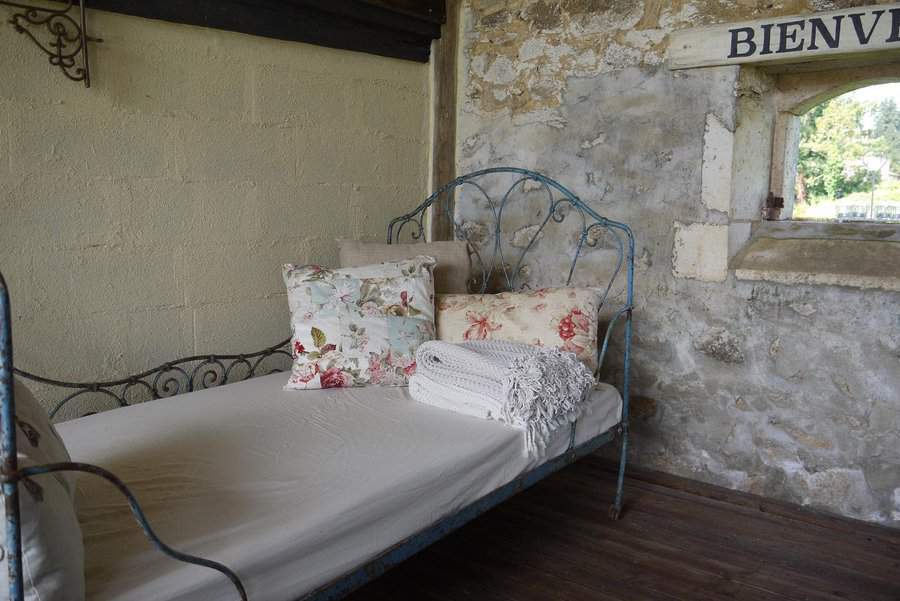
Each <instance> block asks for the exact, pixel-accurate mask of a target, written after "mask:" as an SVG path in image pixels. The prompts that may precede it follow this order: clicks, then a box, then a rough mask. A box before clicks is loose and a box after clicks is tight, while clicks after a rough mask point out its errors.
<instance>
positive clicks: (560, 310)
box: [435, 288, 600, 370]
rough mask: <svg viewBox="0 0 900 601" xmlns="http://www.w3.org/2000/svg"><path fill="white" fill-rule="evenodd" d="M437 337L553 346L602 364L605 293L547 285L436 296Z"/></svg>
mask: <svg viewBox="0 0 900 601" xmlns="http://www.w3.org/2000/svg"><path fill="white" fill-rule="evenodd" d="M435 311H436V314H435V323H436V326H437V338H438V340H443V341H445V342H464V341H466V340H506V341H509V342H524V343H526V344H535V345H538V346H552V347H555V348H558V349H559V350H561V351H568V352H570V353H574V354H575V356H576V357H578V359H579V360H580V361H581V362H583V363H584V364H585V365H587V366H588V367H589V368H590V369H592V370H593V369H595V368H596V366H597V352H598V347H597V337H598V333H599V316H598V314H599V312H600V295H599V294H598V293H597V291H596V290H593V289H591V288H542V289H539V290H528V291H523V292H502V293H500V294H442V295H439V296H438V297H437V303H436V309H435Z"/></svg>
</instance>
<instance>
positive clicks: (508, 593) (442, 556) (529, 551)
mask: <svg viewBox="0 0 900 601" xmlns="http://www.w3.org/2000/svg"><path fill="white" fill-rule="evenodd" d="M610 469H611V467H610V466H609V464H607V463H605V462H603V461H602V460H600V459H596V458H594V457H589V458H586V459H583V460H581V461H580V462H578V463H576V464H575V465H573V466H570V467H568V468H566V469H564V470H562V471H561V472H559V473H557V474H555V475H554V476H551V477H550V478H548V479H547V480H545V481H543V482H541V483H540V484H538V485H537V486H535V487H534V488H532V489H531V490H529V491H526V492H524V493H522V494H520V495H518V496H516V497H514V498H513V499H511V500H509V501H507V502H506V503H504V504H502V505H500V506H499V507H497V508H495V509H493V510H492V511H490V512H488V513H487V514H485V515H483V516H482V517H480V518H478V519H476V520H475V521H473V522H471V523H470V524H468V525H467V526H465V527H464V528H462V529H461V530H459V531H457V532H456V533H454V534H452V535H451V536H449V537H448V538H446V539H444V540H442V541H440V542H438V543H437V544H435V545H433V546H432V547H430V548H429V549H427V550H425V551H424V552H422V553H421V554H419V555H418V556H416V557H414V558H412V559H411V560H409V561H407V562H406V563H404V564H402V565H401V566H399V567H397V568H395V569H393V570H392V571H390V572H388V573H387V574H386V575H385V576H383V577H381V578H380V579H378V580H376V581H375V582H373V583H372V584H370V585H368V586H367V587H365V588H363V589H360V590H359V591H357V592H356V593H354V594H353V595H352V596H351V597H350V598H349V599H351V600H352V601H385V600H390V601H405V600H409V601H412V600H414V599H415V600H420V599H421V600H433V601H450V600H454V601H456V600H460V599H470V600H474V601H538V600H540V601H579V600H588V599H590V600H597V601H645V600H646V601H651V600H652V601H659V600H661V601H671V600H675V599H684V600H689V601H712V600H719V599H732V600H746V601H751V600H752V601H788V600H798V601H799V600H803V601H807V600H808V601H825V600H842V601H847V600H857V601H900V531H898V530H892V529H888V528H883V527H878V526H874V525H870V524H866V523H863V522H857V521H854V520H847V519H843V518H839V517H835V516H830V515H824V514H820V513H816V512H813V511H809V510H805V509H802V508H799V507H796V506H793V505H789V504H786V503H781V502H778V501H770V500H765V499H762V498H760V497H755V496H752V495H747V494H743V493H736V492H733V491H728V490H725V489H722V488H718V487H713V486H709V485H705V484H700V483H697V482H694V481H690V480H684V479H681V478H676V477H673V476H667V475H664V474H659V473H654V472H639V471H636V470H631V473H630V476H629V477H628V479H627V481H626V487H625V493H626V501H627V503H626V508H627V511H626V513H625V514H624V515H623V517H622V519H621V520H620V521H617V522H612V521H610V520H609V519H608V518H607V517H606V511H607V507H608V505H609V502H610V500H611V499H612V498H613V493H614V481H613V474H612V473H611V472H610Z"/></svg>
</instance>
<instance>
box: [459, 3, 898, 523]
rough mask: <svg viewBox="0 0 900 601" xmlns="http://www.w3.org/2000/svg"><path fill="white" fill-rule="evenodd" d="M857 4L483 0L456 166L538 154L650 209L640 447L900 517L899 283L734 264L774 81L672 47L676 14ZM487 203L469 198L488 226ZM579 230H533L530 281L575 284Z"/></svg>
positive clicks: (732, 476) (687, 469) (556, 173)
mask: <svg viewBox="0 0 900 601" xmlns="http://www.w3.org/2000/svg"><path fill="white" fill-rule="evenodd" d="M851 4H864V3H860V2H856V3H853V2H837V1H836V2H815V1H805V0H797V1H785V2H774V3H773V2H768V1H766V2H763V1H759V2H757V1H755V0H746V1H737V0H736V1H732V2H719V1H712V0H709V1H705V0H695V1H675V2H661V1H659V0H644V1H631V0H628V1H624V0H623V1H617V0H568V1H563V2H545V1H529V0H522V1H519V0H508V1H505V2H504V1H502V0H495V1H491V0H472V2H470V3H468V4H467V9H466V19H465V26H464V27H465V31H464V48H463V52H464V60H465V63H464V65H463V67H462V71H463V74H464V77H463V78H462V80H461V81H462V86H463V88H462V91H461V94H462V99H461V100H462V102H461V106H462V110H461V113H460V116H459V129H460V131H459V135H458V137H457V138H458V140H459V149H458V151H459V154H458V156H459V157H460V158H459V163H460V164H459V166H458V168H459V171H460V172H465V171H468V170H472V169H475V168H480V167H484V166H488V165H501V164H510V165H520V166H527V167H532V168H535V169H537V170H539V171H542V172H544V173H547V174H549V175H551V176H553V177H556V178H557V179H559V180H560V181H562V182H563V183H564V184H566V185H568V186H570V187H571V188H572V189H573V190H574V191H575V192H576V193H577V194H579V195H580V196H581V197H582V198H584V199H585V200H587V201H588V202H589V203H591V205H592V206H593V207H594V208H596V209H597V210H598V211H599V212H600V213H601V214H604V215H607V216H609V217H612V218H616V219H621V220H624V221H626V222H628V223H631V224H632V225H633V226H634V228H635V231H636V234H637V257H638V261H637V264H638V267H637V269H638V273H637V280H636V282H637V300H636V303H637V310H636V313H635V356H634V367H635V370H634V371H635V373H634V390H635V397H636V398H634V405H633V411H634V417H633V427H634V430H633V431H634V433H635V437H634V438H635V440H634V445H633V450H634V456H633V460H635V461H636V462H637V463H639V464H642V465H645V466H649V467H653V468H658V469H663V470H666V471H670V472H674V473H677V474H681V475H685V476H689V477H696V478H700V479H703V480H707V481H710V482H714V483H717V484H721V485H725V486H729V487H733V488H738V489H741V490H747V491H751V492H755V493H761V494H764V495H769V496H773V497H778V498H782V499H787V500H790V501H796V502H799V503H804V504H809V505H812V506H816V507H820V508H825V509H828V510H831V511H836V512H840V513H843V514H845V515H849V516H854V517H859V518H862V519H866V520H873V521H879V522H884V523H888V524H893V525H895V526H898V525H900V505H898V500H900V398H898V396H900V395H898V390H900V298H898V295H897V294H895V293H890V292H883V291H882V292H879V291H858V290H853V289H849V288H839V287H809V286H786V285H777V284H767V283H750V282H741V281H736V280H735V279H734V277H733V274H732V273H731V272H729V271H728V270H727V269H726V264H727V263H726V262H727V259H728V256H727V255H728V254H729V252H730V254H733V253H734V252H736V249H737V248H739V247H740V245H741V244H742V243H743V241H744V240H746V236H747V235H748V234H749V229H750V225H749V224H750V221H752V220H754V219H756V218H757V215H758V214H759V212H758V211H759V206H760V205H759V202H760V201H761V198H759V197H757V196H756V195H758V194H759V193H760V192H764V191H766V190H767V189H768V185H767V184H768V181H767V178H768V171H769V169H768V164H767V163H766V161H765V159H764V158H756V159H754V157H765V156H766V153H767V152H768V148H765V147H764V146H765V145H763V147H762V148H754V149H749V148H747V147H746V143H747V141H748V140H751V139H753V138H754V136H753V135H752V130H753V128H757V129H758V130H759V131H761V132H766V131H771V130H770V128H771V119H772V113H771V107H770V106H769V104H767V103H766V101H765V94H764V92H765V90H766V86H767V85H768V84H767V83H766V82H765V81H764V78H762V77H760V78H757V79H755V80H753V79H752V78H751V80H750V81H747V80H746V78H745V77H742V76H740V75H739V70H738V69H737V68H735V67H721V68H708V69H697V70H689V71H680V72H672V71H669V70H668V69H667V68H666V66H665V65H664V58H665V52H666V49H667V45H668V34H669V32H670V31H672V30H673V29H677V28H683V27H693V26H699V25H705V24H711V23H716V22H725V21H738V20H745V19H751V18H758V17H761V16H765V15H784V14H795V13H801V12H807V11H810V10H827V9H834V8H841V7H845V6H849V5H851ZM710 132H711V133H710ZM706 141H708V142H709V143H710V146H709V147H707V145H706V144H705V142H706ZM738 142H740V144H739V143H738ZM732 146H733V152H734V157H733V160H734V161H740V166H739V167H738V168H736V169H735V170H734V171H730V170H728V169H724V170H723V169H720V168H719V167H720V166H719V165H718V163H716V161H720V160H722V158H723V157H724V159H725V160H726V161H730V160H732V158H731V157H729V156H728V154H729V148H731V147H732ZM757 150H762V151H763V152H761V153H760V152H756V151H757ZM704 160H706V161H707V164H706V165H705V166H704ZM748 161H749V162H748ZM704 177H708V178H714V180H713V181H714V182H715V183H714V184H713V185H710V182H709V181H707V182H704V181H703V180H704ZM760 179H761V181H760ZM704 184H705V185H704ZM719 186H722V187H728V186H730V187H732V189H733V198H732V202H731V207H730V209H731V213H733V214H730V213H729V207H728V206H727V204H725V201H724V200H723V196H722V190H721V189H720V188H719ZM751 196H753V197H752V198H751ZM748 207H749V208H748ZM479 210H480V209H479V208H478V207H477V206H476V207H474V208H473V207H472V206H469V207H461V208H459V209H458V217H459V218H461V219H463V220H466V221H467V222H468V226H467V227H468V228H469V229H470V230H471V231H474V232H477V231H478V227H479V223H480V221H479V220H480V219H484V215H483V213H481V214H479ZM517 215H518V217H517V218H513V217H510V219H511V220H512V226H513V227H514V228H520V227H527V226H528V225H529V224H530V223H531V222H533V221H534V215H533V214H529V213H528V211H527V210H523V211H521V212H518V213H517ZM516 219H518V221H516ZM505 227H508V226H505ZM569 242H570V240H558V239H553V238H551V237H549V236H547V237H544V238H543V239H541V240H540V241H539V242H538V243H537V245H536V246H535V248H534V250H533V251H532V252H533V253H534V256H536V257H541V259H540V260H533V261H531V262H530V263H529V269H530V274H531V275H534V274H539V275H541V276H542V277H541V278H534V280H533V281H535V282H538V281H539V282H540V283H559V279H560V276H559V275H557V276H556V277H555V278H554V276H553V274H560V273H563V270H562V269H560V264H561V261H560V258H559V257H560V256H561V255H562V254H564V252H565V251H564V245H565V244H568V243H569ZM679 257H680V259H679ZM619 290H620V289H619ZM619 298H621V297H619ZM611 373H612V375H611V377H613V378H615V377H617V375H616V370H615V369H613V370H612V372H611Z"/></svg>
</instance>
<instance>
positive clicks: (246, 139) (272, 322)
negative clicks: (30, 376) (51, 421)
mask: <svg viewBox="0 0 900 601" xmlns="http://www.w3.org/2000/svg"><path fill="white" fill-rule="evenodd" d="M5 10H6V9H3V8H0V13H3V12H4V11H5ZM0 17H3V18H5V16H4V15H2V14H0ZM89 27H90V30H91V32H92V34H94V35H96V36H98V37H102V38H103V39H104V40H105V41H104V42H103V44H100V45H94V46H92V48H91V50H92V52H93V55H92V68H93V87H92V88H91V89H84V87H83V86H81V85H80V84H75V83H72V82H70V81H68V80H66V79H65V78H64V77H63V76H62V75H61V74H60V73H58V72H57V71H56V70H54V69H53V68H51V67H50V66H49V65H48V64H47V62H46V58H45V57H44V56H43V55H42V54H40V53H39V52H38V51H37V49H36V48H34V47H33V46H32V44H31V43H30V42H29V41H28V40H26V39H25V38H24V37H23V36H20V35H17V34H16V33H15V32H14V31H13V30H12V29H11V28H9V27H7V26H5V25H4V26H3V27H2V28H0V270H2V272H3V273H4V275H5V276H6V279H7V281H8V283H9V285H10V287H11V289H12V294H13V303H12V308H13V314H14V338H15V362H16V365H20V366H22V367H23V368H26V369H29V370H31V371H35V372H38V373H41V374H46V375H49V376H52V377H58V378H65V379H83V380H92V379H97V378H103V377H108V376H112V375H124V374H126V373H130V372H133V371H136V370H140V369H144V368H147V367H150V366H153V365H156V364H158V363H160V362H162V361H164V360H167V359H172V358H175V357H177V356H182V355H187V354H193V353H205V352H240V351H250V350H255V349H256V348H262V347H264V346H268V345H270V344H274V343H275V342H276V341H278V340H280V339H282V338H284V337H286V336H287V335H288V333H289V326H288V315H287V303H286V300H285V298H284V294H283V284H282V282H281V275H280V266H281V264H282V263H285V262H321V263H323V264H333V263H334V262H335V261H336V245H335V243H334V239H335V238H336V237H339V236H347V237H364V238H369V237H373V238H378V239H381V237H382V236H383V235H384V231H385V228H386V225H387V221H388V219H389V218H390V216H392V215H396V214H398V213H401V212H403V211H406V210H408V209H409V208H410V207H412V206H414V205H415V204H416V203H417V202H419V201H420V200H421V199H422V198H423V197H424V195H425V192H426V187H427V173H428V152H429V143H430V141H429V111H430V105H431V103H430V98H429V82H428V78H429V67H428V65H423V64H418V63H412V62H406V61H400V60H396V59H387V58H381V57H375V56H370V55H366V54H360V53H352V52H347V51H340V50H332V49H326V48H320V47H315V46H309V45H305V44H298V43H288V42H280V41H275V40H269V39H264V38H258V37H252V36H246V35H242V34H237V33H229V32H221V31H214V30H207V29H202V28H195V27H189V26H181V25H174V24H170V23H163V22H157V21H150V20H144V19H139V18H135V17H127V16H121V15H112V14H106V13H101V12H98V11H91V14H90V23H89Z"/></svg>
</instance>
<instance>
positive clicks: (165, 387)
mask: <svg viewBox="0 0 900 601" xmlns="http://www.w3.org/2000/svg"><path fill="white" fill-rule="evenodd" d="M289 349H290V340H284V341H282V342H279V343H278V344H276V345H274V346H270V347H268V348H265V349H263V350H261V351H257V352H255V353H246V354H240V355H196V356H193V357H185V358H183V359H178V360H176V361H169V362H167V363H163V364H162V365H159V366H157V367H154V368H153V369H148V370H147V371H144V372H141V373H139V374H134V375H131V376H126V377H124V378H119V379H117V380H108V381H101V382H67V381H63V380H53V379H50V378H45V377H42V376H38V375H35V374H32V373H29V372H27V371H24V370H21V369H18V368H13V372H14V373H15V374H16V375H17V376H19V377H22V378H25V379H27V380H31V381H33V382H38V383H40V384H47V385H49V386H51V387H59V388H69V389H73V392H71V393H70V394H68V395H66V396H65V397H64V398H62V399H60V400H59V401H57V402H56V404H55V405H53V407H52V409H51V410H50V419H53V420H57V419H59V418H62V419H66V418H71V417H73V416H70V415H63V414H61V413H60V412H61V410H62V409H63V408H64V407H66V406H67V405H69V404H70V403H73V402H74V401H75V400H76V399H83V400H91V401H98V400H99V401H102V403H101V404H107V405H108V404H112V405H113V406H115V407H127V406H128V405H134V404H136V403H140V402H144V401H147V400H153V399H161V398H165V397H170V396H175V395H176V394H182V393H185V392H192V391H194V390H203V389H206V388H212V387H215V386H221V385H222V384H228V383H230V382H238V381H240V380H246V379H248V378H252V377H254V376H260V375H265V374H271V373H275V372H279V371H283V370H284V369H287V368H288V367H289V366H290V362H291V360H292V359H293V357H292V356H291V352H290V350H289ZM86 407H87V409H88V412H87V413H85V412H81V413H80V414H78V415H76V416H74V417H77V416H80V415H88V414H90V413H95V412H97V411H102V410H103V407H99V406H97V403H96V402H92V403H88V404H87V406H86ZM76 413H77V412H76Z"/></svg>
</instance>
